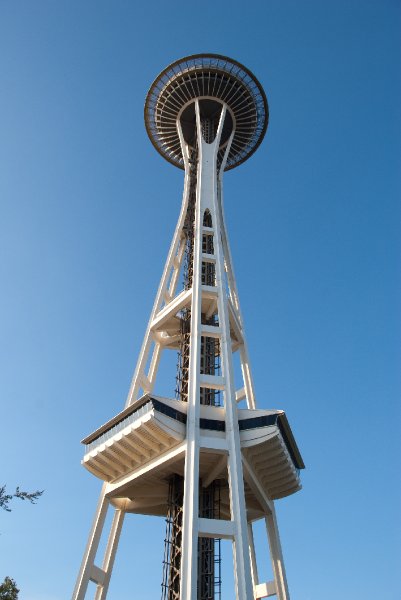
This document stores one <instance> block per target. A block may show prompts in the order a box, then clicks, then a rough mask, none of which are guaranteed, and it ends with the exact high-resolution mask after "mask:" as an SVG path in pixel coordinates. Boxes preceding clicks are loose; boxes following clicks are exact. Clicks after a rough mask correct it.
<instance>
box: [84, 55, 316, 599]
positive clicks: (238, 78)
mask: <svg viewBox="0 0 401 600" xmlns="http://www.w3.org/2000/svg"><path fill="white" fill-rule="evenodd" d="M145 124H146V128H147V131H148V134H149V137H150V139H151V141H152V143H153V145H154V146H155V148H156V149H157V150H158V152H159V153H160V154H161V155H162V156H163V157H164V158H166V159H167V160H168V161H169V162H171V163H172V164H174V165H176V166H177V167H180V168H183V169H184V171H185V178H184V193H183V200H182V206H181V211H180V214H179V218H178V222H177V226H176V229H175V232H174V236H173V240H172V243H171V246H170V250H169V253H168V256H167V260H166V265H165V268H164V271H163V274H162V278H161V281H160V286H159V289H158V292H157V295H156V299H155V303H154V306H153V309H152V312H151V315H150V320H149V324H148V327H147V329H146V333H145V337H144V341H143V345H142V349H141V352H140V355H139V358H138V363H137V366H136V369H135V372H134V376H133V379H132V383H131V387H130V390H129V393H128V397H127V402H126V406H125V409H124V410H123V411H122V412H120V413H119V414H117V415H116V416H115V417H113V418H112V419H111V420H110V421H108V422H107V423H105V424H104V425H103V426H101V427H100V428H98V429H97V430H96V431H94V432H93V433H92V434H91V435H89V436H88V437H87V438H85V439H84V440H83V443H84V444H85V446H86V450H85V455H84V459H83V461H82V463H83V465H84V466H85V467H86V468H87V469H88V470H89V471H90V472H91V473H93V474H94V475H95V476H96V477H98V478H99V479H101V480H103V482H104V484H103V488H102V492H101V495H100V500H99V504H98V509H97V511H96V514H95V519H94V523H93V527H92V529H91V533H90V536H89V541H88V545H87V548H86V551H85V554H84V558H83V561H82V565H81V569H80V572H79V575H78V579H77V583H76V587H75V590H74V594H73V600H83V599H84V598H85V597H86V592H87V589H88V584H89V581H93V582H95V584H96V593H95V600H105V599H106V596H107V591H108V586H109V582H110V577H111V573H112V570H113V563H114V559H115V555H116V551H117V546H118V540H119V536H120V532H121V529H122V526H123V521H124V517H125V515H127V514H128V513H131V514H142V515H152V516H158V517H164V518H165V519H166V537H165V547H164V559H163V579H162V600H221V597H222V589H223V588H222V581H221V563H220V556H221V555H220V544H221V540H222V539H226V540H230V541H231V542H232V549H233V559H234V560H233V564H234V565H235V569H234V579H235V598H236V600H251V599H252V600H258V599H260V598H266V597H270V596H276V597H277V598H278V600H289V592H288V586H287V581H286V574H285V568H284V560H283V555H282V551H281V545H280V539H279V534H278V527H277V521H276V516H275V506H274V501H275V500H278V499H279V498H283V497H284V496H288V495H290V494H293V493H295V492H297V491H298V490H299V489H300V488H301V483H300V476H299V471H300V469H302V468H303V467H304V464H303V461H302V457H301V455H300V453H299V450H298V447H297V445H296V442H295V439H294V437H293V435H292V432H291V428H290V426H289V423H288V420H287V417H286V415H285V413H284V411H282V410H277V409H271V410H270V409H269V410H268V409H263V410H261V409H256V399H255V391H254V384H253V378H252V371H251V366H250V360H249V353H248V347H247V342H246V336H245V329H244V322H243V317H242V313H241V309H240V303H239V297H238V291H237V287H236V281H235V276H234V271H233V266H232V258H231V252H230V246H229V242H228V235H227V230H226V226H225V220H224V208H223V173H224V171H226V170H229V169H232V168H234V167H236V166H238V165H239V164H241V163H242V162H244V161H245V160H246V159H247V158H249V157H250V156H251V155H252V154H253V153H254V152H255V150H256V149H257V148H258V146H259V145H260V143H261V141H262V139H263V136H264V134H265V132H266V129H267V124H268V105H267V100H266V96H265V93H264V91H263V88H262V87H261V85H260V83H259V82H258V80H257V79H256V78H255V76H254V75H253V74H252V73H251V72H250V71H249V70H248V69H246V68H245V67H244V66H243V65H241V64H240V63H238V62H236V61H234V60H232V59H229V58H227V57H223V56H220V55H215V54H204V55H194V56H189V57H186V58H183V59H181V60H179V61H176V62H174V63H173V64H172V65H170V66H169V67H167V68H166V69H165V70H164V71H162V73H161V74H160V75H159V76H158V77H157V78H156V80H155V81H154V83H153V84H152V86H151V88H150V91H149V93H148V96H147V99H146V103H145ZM244 250H245V251H246V252H249V248H246V249H244ZM181 282H182V287H181V285H180V283H181ZM165 351H173V352H177V353H178V364H177V372H176V390H175V392H176V393H175V398H166V397H160V396H157V395H155V391H154V390H155V389H156V388H157V373H158V370H159V364H160V359H161V356H162V354H163V352H165ZM235 353H238V355H239V362H240V364H241V377H242V384H243V385H242V387H239V388H237V387H236V386H235V383H234V382H235V379H234V361H233V356H234V354H235ZM173 377H174V374H172V380H173ZM243 405H245V406H244V407H242V408H241V406H243ZM109 509H112V510H114V517H113V522H112V525H111V530H110V533H109V537H108V542H107V544H106V550H105V554H104V557H103V561H102V563H101V566H98V565H97V559H96V555H97V550H98V546H99V541H100V538H101V535H102V534H103V529H104V525H105V519H106V514H107V511H108V510H109ZM258 519H264V520H265V523H266V531H267V536H268V540H269V545H270V558H271V565H272V571H273V579H272V581H269V582H265V583H263V582H260V581H259V576H258V572H257V566H256V554H255V546H254V540H253V529H252V523H253V522H254V521H255V520H258Z"/></svg>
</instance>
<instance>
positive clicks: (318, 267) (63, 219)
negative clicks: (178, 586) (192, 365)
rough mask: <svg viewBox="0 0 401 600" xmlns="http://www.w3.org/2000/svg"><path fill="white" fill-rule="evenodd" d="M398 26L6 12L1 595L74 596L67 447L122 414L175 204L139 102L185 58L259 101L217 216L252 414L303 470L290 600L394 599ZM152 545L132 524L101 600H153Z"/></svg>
mask: <svg viewBox="0 0 401 600" xmlns="http://www.w3.org/2000/svg"><path fill="white" fill-rule="evenodd" d="M400 13H401V7H400V3H399V2H397V1H395V0H375V1H373V0H365V1H362V0H359V1H357V0H347V1H345V0H336V1H335V2H334V1H331V0H326V1H323V2H322V1H319V2H318V1H313V0H305V1H304V2H302V3H301V2H295V1H291V0H281V1H278V0H266V1H264V2H262V1H260V2H257V1H252V0H251V1H250V2H247V3H240V2H231V3H225V2H220V1H218V0H216V1H215V2H209V1H207V0H205V1H204V2H203V3H198V4H196V3H195V4H194V3H192V4H188V3H185V2H181V1H177V2H174V3H167V2H161V1H155V2H152V3H149V4H144V3H141V4H139V3H134V2H128V1H125V2H124V1H122V0H116V1H115V2H107V1H105V0H97V1H94V0H87V1H86V2H80V1H77V0H71V1H69V2H66V1H61V2H53V1H44V0H37V1H35V2H29V1H20V2H11V1H5V0H2V1H1V2H0V205H1V218H0V252H1V262H0V281H1V295H0V322H1V342H0V364H1V369H0V390H1V398H2V411H1V421H0V422H1V433H2V436H1V438H2V453H1V469H0V473H1V477H0V483H6V484H7V485H8V486H9V487H10V489H12V487H13V486H15V485H18V484H19V485H21V486H23V487H25V488H26V489H37V488H40V489H45V494H44V496H43V497H42V498H41V500H40V502H38V504H37V506H35V507H33V506H29V505H25V504H22V503H19V504H17V503H15V505H14V510H13V512H12V513H10V514H7V513H3V514H1V515H0V532H1V535H0V580H2V578H3V577H4V576H5V575H10V576H11V577H14V578H15V579H16V581H17V583H18V585H19V587H20V588H21V598H22V600H64V599H66V598H69V597H70V595H71V592H72V588H73V586H74V581H75V577H76V575H77V571H78V567H79V564H80V560H81V557H82V553H83V549H84V546H85V543H86V539H87V534H88V531H89V527H90V523H91V520H92V517H93V513H94V510H95V506H96V503H97V498H98V494H99V491H100V483H99V482H98V481H97V480H96V478H95V477H93V476H91V475H90V474H89V473H87V472H86V471H85V470H84V469H83V468H82V467H81V466H80V460H81V457H82V451H83V447H82V446H81V445H80V443H79V441H80V439H82V438H83V437H84V436H85V435H87V434H88V433H90V432H91V431H92V430H94V429H95V428H96V427H97V426H98V425H100V424H101V423H103V422H104V421H106V420H107V419H109V418H111V417H112V416H113V415H114V414H115V413H117V412H118V411H119V410H120V409H121V408H122V407H123V405H124V402H125V398H126V394H127V391H128V387H129V382H130V378H131V375H132V371H133V369H134V366H135V362H136V357H137V354H138V352H139V348H140V345H141V342H142V336H143V334H144V331H145V327H146V323H147V320H148V316H149V313H150V310H151V306H152V303H153V299H154V294H155V291H156V288H157V285H158V281H159V278H160V275H161V271H162V268H163V264H164V259H165V256H166V253H167V249H168V245H169V242H170V239H171V236H172V233H173V230H174V227H175V222H176V218H177V215H178V210H179V204H180V200H181V194H182V181H183V178H182V171H179V170H178V169H175V168H174V167H172V166H171V165H169V164H168V163H167V162H165V161H163V160H162V159H161V157H160V156H159V155H158V154H157V153H156V152H155V150H154V149H153V147H152V145H151V144H150V142H149V140H148V139H147V136H146V132H145V128H144V124H143V104H144V98H145V95H146V93H147V90H148V88H149V86H150V84H151V82H152V81H153V79H154V77H155V76H156V75H157V74H158V73H159V72H160V71H161V70H162V69H163V68H164V67H165V66H166V65H167V64H169V63H170V62H172V61H173V60H176V59H177V58H180V57H182V56H185V55H188V54H193V53H198V52H217V53H221V54H226V55H228V56H230V57H232V58H235V59H237V60H239V61H240V62H242V63H243V64H245V65H246V66H247V67H248V68H250V69H251V70H252V71H253V72H254V73H255V75H256V76H257V77H258V79H259V80H260V81H261V83H262V85H263V86H264V88H265V90H266V93H267V96H268V100H269V106H270V125H269V129H268V132H267V135H266V138H265V141H264V142H263V144H262V146H261V147H260V149H259V150H258V151H257V153H256V154H255V155H254V156H253V157H252V158H251V159H250V160H249V161H248V162H247V163H245V164H244V165H243V166H241V167H239V168H238V169H236V170H234V171H231V172H229V173H227V174H226V177H225V203H226V210H227V220H228V228H229V234H230V239H231V245H232V250H233V258H234V265H235V271H236V275H237V280H238V287H239V292H240V299H241V305H242V310H243V313H244V318H245V324H246V329H247V333H248V343H249V347H250V354H251V360H252V365H253V371H254V378H255V383H256V391H257V401H258V405H259V406H260V407H265V408H267V407H277V408H283V409H285V410H286V412H287V415H288V417H289V419H290V422H291V425H292V428H293V431H294V433H295V435H296V438H297V441H298V444H299V446H300V449H301V451H302V454H303V457H304V460H305V463H306V465H307V469H306V471H305V472H304V473H303V484H304V489H303V490H302V491H301V492H300V493H299V494H296V495H295V496H293V497H290V498H287V499H285V500H282V501H280V502H278V503H277V511H278V518H279V525H280V532H281V537H282V543H283V549H284V556H285V561H286V567H287V575H288V579H289V585H290V591H291V593H292V598H293V599H295V600H322V599H324V600H334V599H336V600H338V598H344V599H347V600H348V599H350V600H351V599H352V600H354V599H356V598H364V600H376V599H377V598H383V599H384V598H385V599H386V600H396V598H398V597H399V582H398V581H397V580H398V577H397V567H399V558H400V556H399V555H400V553H399V540H400V514H399V507H400V485H399V474H400V468H399V458H398V456H399V452H400V448H399V433H400V411H399V397H400V396H399V393H400V376H399V362H400V347H399V340H400V335H399V334H400V312H399V310H400V237H399V229H400V204H399V197H400V191H401V189H400V188H401V183H400V181H401V179H400V138H401V135H400V133H401V132H400V120H401V119H400V111H399V107H400V105H401V93H400V92H401V89H400V88H401V85H400V73H401V69H400V67H401V64H400V63H401V53H400V50H401V48H400V46H401V41H400V40H401V38H400V21H401V18H400V16H401V15H400ZM167 367H168V365H166V367H165V369H164V370H163V373H162V376H161V380H160V382H158V383H159V391H160V393H165V394H172V393H173V389H174V371H172V372H170V373H169V372H168V368H167ZM262 534H263V531H262V529H261V528H258V545H259V546H260V549H261V550H260V552H259V559H260V569H261V572H262V575H264V574H266V577H268V568H267V564H268V560H267V556H266V557H265V556H264V555H263V548H264V546H263V544H264V540H263V535H262ZM163 539H164V523H163V521H162V520H158V519H151V518H140V517H128V518H127V522H126V525H125V527H124V532H123V536H122V540H121V545H120V550H119V554H118V556H117V561H116V566H115V571H114V575H113V579H112V583H111V586H110V592H109V596H108V598H109V600H121V598H131V597H132V598H141V600H154V599H155V598H158V597H159V594H160V582H161V574H162V554H163ZM228 550H229V549H227V552H226V555H227V556H226V555H225V556H224V559H225V560H224V570H223V599H224V600H228V599H230V598H232V587H231V586H232V583H231V580H230V578H231V577H232V576H231V575H230V573H231V571H232V569H231V559H230V557H229V555H228ZM264 559H265V560H264ZM225 582H226V583H225ZM224 586H225V587H224Z"/></svg>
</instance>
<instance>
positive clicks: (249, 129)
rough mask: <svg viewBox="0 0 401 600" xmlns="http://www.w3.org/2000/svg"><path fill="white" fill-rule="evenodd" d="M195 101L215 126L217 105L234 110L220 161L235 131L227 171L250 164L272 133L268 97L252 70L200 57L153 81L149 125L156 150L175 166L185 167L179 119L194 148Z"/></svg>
mask: <svg viewBox="0 0 401 600" xmlns="http://www.w3.org/2000/svg"><path fill="white" fill-rule="evenodd" d="M195 99H198V100H200V101H201V103H200V107H201V116H203V117H205V118H207V119H208V120H209V121H211V122H212V123H213V120H216V119H217V118H218V110H217V106H216V104H220V106H221V104H222V103H225V104H226V105H227V107H228V113H227V117H226V121H225V123H224V130H223V135H222V139H221V148H220V151H219V155H220V156H219V157H218V159H220V160H221V158H222V156H223V154H224V146H225V144H226V142H227V139H228V136H229V133H230V132H231V130H232V129H234V138H233V140H232V143H231V148H230V152H229V155H228V159H227V163H226V166H225V170H229V169H233V168H234V167H236V166H238V165H239V164H241V163H242V162H244V161H245V160H247V158H249V157H250V156H251V155H252V154H253V153H254V152H255V150H256V149H257V148H258V146H259V145H260V143H261V141H262V139H263V137H264V135H265V133H266V129H267V125H268V120H269V109H268V104H267V99H266V95H265V92H264V90H263V88H262V86H261V85H260V83H259V81H258V80H257V79H256V77H255V76H254V75H253V73H251V71H249V69H247V68H246V67H244V66H243V65H241V64H240V63H238V62H237V61H235V60H232V59H230V58H228V57H226V56H221V55H219V54H195V55H192V56H188V57H186V58H183V59H180V60H178V61H176V62H174V63H173V64H171V65H169V66H168V67H167V68H166V69H164V71H162V72H161V73H160V75H159V76H158V77H157V78H156V79H155V81H154V82H153V84H152V86H151V88H150V90H149V92H148V95H147V98H146V103H145V125H146V129H147V132H148V135H149V137H150V139H151V141H152V143H153V145H154V146H155V148H156V150H157V151H158V152H159V153H160V154H161V155H162V156H163V157H164V158H165V159H166V160H168V161H169V162H171V163H172V164H174V165H175V166H177V167H180V168H182V169H183V168H184V161H183V157H182V151H181V145H180V139H179V135H178V132H177V120H178V119H180V120H181V124H182V126H183V132H184V137H185V138H186V141H187V142H188V143H189V144H190V145H191V131H192V130H193V129H194V123H195V112H194V109H193V102H194V100H195ZM191 105H192V106H191Z"/></svg>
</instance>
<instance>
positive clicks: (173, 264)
mask: <svg viewBox="0 0 401 600" xmlns="http://www.w3.org/2000/svg"><path fill="white" fill-rule="evenodd" d="M226 110H227V107H226V105H222V111H221V115H220V120H219V125H218V130H217V134H216V137H215V140H214V141H213V142H212V143H206V142H205V141H204V140H203V137H202V133H201V121H200V109H199V101H198V100H196V101H195V111H196V124H197V137H198V152H199V156H198V173H197V191H196V212H195V236H194V263H193V283H192V289H191V290H188V291H186V292H182V293H181V294H179V295H178V296H176V289H177V284H178V276H179V273H180V270H181V266H182V261H183V257H184V252H185V243H186V238H185V236H184V233H183V227H184V223H185V217H186V213H187V208H188V202H189V191H190V164H189V148H188V146H187V144H186V143H185V141H184V138H183V134H182V130H181V126H180V123H179V122H178V123H177V129H178V134H179V138H180V142H181V147H182V153H183V157H184V164H185V180H184V193H183V201H182V206H181V211H180V215H179V219H178V223H177V226H176V229H175V232H174V236H173V240H172V243H171V246H170V250H169V253H168V256H167V261H166V264H165V267H164V271H163V275H162V278H161V281H160V285H159V289H158V292H157V294H156V299H155V303H154V306H153V309H152V312H151V315H150V319H149V323H148V327H147V330H146V333H145V337H144V340H143V344H142V348H141V351H140V355H139V358H138V363H137V366H136V369H135V372H134V376H133V378H132V382H131V386H130V390H129V393H128V397H127V402H126V406H129V405H131V404H132V403H133V402H135V401H136V400H137V399H138V398H139V397H140V396H141V395H142V393H150V392H151V391H152V390H153V387H154V384H155V380H156V375H157V370H158V366H159V362H160V356H161V353H162V351H163V349H164V343H163V341H164V340H163V339H162V337H161V336H160V334H157V333H156V334H155V333H154V329H155V327H156V323H158V324H160V323H161V322H163V320H165V319H167V318H168V316H169V315H170V314H173V313H174V314H176V313H177V311H178V310H179V309H180V307H182V306H184V305H185V304H186V303H187V302H188V301H190V306H191V332H190V366H189V381H188V391H189V393H188V412H187V437H186V440H185V442H184V443H183V444H182V445H180V446H179V447H178V448H175V449H173V450H171V451H169V452H166V453H165V455H163V456H162V457H160V458H155V459H154V460H152V461H151V462H150V463H149V464H148V465H145V467H144V469H145V470H146V471H150V470H152V468H154V467H155V466H156V465H157V464H159V463H160V460H161V461H162V462H163V461H164V460H169V459H170V455H171V456H172V457H174V456H176V455H177V453H181V452H185V471H184V504H183V529H182V564H181V596H180V597H181V600H196V598H197V569H198V561H197V547H198V537H199V536H200V535H202V536H210V537H221V538H227V539H232V541H233V556H234V574H235V590H236V600H250V599H251V598H255V599H256V598H262V597H268V596H271V595H276V596H277V598H278V600H289V594H288V587H287V582H286V576H285V569H284V562H283V556H282V551H281V545H280V539H279V535H278V528H277V521H276V516H275V511H274V503H273V501H272V500H271V499H269V498H267V497H266V496H265V495H264V493H263V491H262V490H261V487H260V485H259V484H258V481H257V478H256V476H255V474H254V473H253V472H252V470H251V469H250V466H249V465H248V464H247V462H246V461H245V459H244V457H243V456H242V454H241V446H240V438H239V429H238V416H237V403H238V402H240V401H241V400H244V399H245V400H246V403H247V407H248V408H250V409H254V408H256V403H255V393H254V384H253V379H252V373H251V368H250V362H249V355H248V349H247V344H246V337H245V333H244V327H243V319H242V315H241V310H240V305H239V298H238V292H237V288H236V282H235V276H234V270H233V265H232V258H231V251H230V247H229V242H228V236H227V232H226V227H225V221H224V211H223V194H222V187H223V186H222V173H223V171H224V161H225V160H226V159H227V156H228V152H229V150H230V144H231V141H232V138H233V135H234V132H233V133H232V134H231V136H230V139H229V141H228V143H227V146H226V152H225V158H224V161H223V164H222V165H221V166H220V170H219V171H218V169H217V152H218V148H219V141H220V137H221V133H222V127H223V123H224V118H225V114H226ZM205 210H209V211H210V214H211V217H212V227H211V228H209V227H207V228H206V227H203V215H204V212H205ZM206 230H207V233H208V234H211V235H213V238H214V239H213V245H214V255H212V256H205V255H204V254H202V236H203V234H204V233H205V232H206ZM205 260H206V261H212V262H214V264H215V277H216V282H215V288H214V289H212V290H210V286H204V285H202V279H201V273H202V262H203V261H205ZM226 278H227V283H228V290H229V295H227V292H226ZM211 292H213V294H216V298H217V313H218V319H219V325H218V327H215V328H214V327H213V328H212V327H211V326H206V325H202V324H201V310H202V295H204V294H206V293H209V294H210V293H211ZM214 310H215V309H214ZM211 314H213V313H211ZM211 314H208V315H207V316H208V317H210V316H211ZM230 314H233V315H234V317H235V321H236V327H237V328H238V333H239V338H240V343H239V345H238V348H239V352H240V362H241V369H242V375H243V383H244V387H243V388H242V389H240V390H237V391H236V390H235V386H234V369H233V362H232V353H233V347H232V340H231V335H230ZM202 335H207V336H213V337H216V338H218V339H219V340H220V352H221V363H222V373H223V376H222V377H217V376H215V377H213V376H208V377H205V376H203V377H202V376H201V374H200V347H201V337H202ZM152 346H153V348H152ZM151 352H152V354H151V356H150V353H151ZM149 359H150V362H149ZM148 363H149V369H148V372H147V373H146V371H145V369H146V365H147V364H148ZM201 386H206V387H214V388H215V389H222V390H223V396H224V408H225V418H226V440H225V441H224V443H220V442H219V443H217V442H218V440H216V439H215V438H210V439H209V438H208V437H207V436H205V435H201V434H200V428H199V413H200V387H201ZM201 447H203V448H205V449H206V448H213V449H215V450H219V451H222V452H223V457H222V460H220V461H219V462H218V465H217V466H216V472H217V471H218V470H219V469H220V468H221V467H220V465H222V466H223V462H225V461H227V467H228V476H229V489H230V507H231V508H230V510H231V520H230V521H220V522H219V521H216V520H215V519H204V518H203V519H201V518H199V517H198V503H199V460H200V449H201ZM243 464H244V472H243ZM135 476H136V475H134V474H133V477H135ZM213 476H214V473H213V474H210V476H209V477H208V480H209V479H210V478H211V477H213ZM244 476H245V479H246V481H247V482H248V484H249V485H250V486H251V488H252V489H253V491H254V493H255V494H256V495H257V497H258V498H259V501H260V503H261V506H263V507H264V510H265V512H266V529H267V534H268V538H269V545H270V554H271V561H272V567H273V573H274V581H273V582H269V583H260V582H259V579H258V572H257V567H256V556H255V548H254V541H253V533H252V525H251V524H249V523H247V519H246V506H245V493H244ZM133 477H131V476H127V477H125V478H124V480H123V481H121V482H117V483H114V484H105V485H104V486H103V488H102V491H101V495H100V499H99V504H98V509H97V511H96V515H95V519H94V523H93V526H92V530H91V533H90V536H89V540H88V544H87V547H86V550H85V553H84V557H83V561H82V565H81V569H80V573H79V576H78V579H77V583H76V586H75V590H74V593H73V597H72V599H73V600H84V598H85V594H86V591H87V587H88V583H89V581H90V580H92V581H94V582H95V583H96V584H97V590H96V594H95V600H105V599H106V595H107V590H108V585H109V581H110V576H111V571H112V568H113V563H114V558H115V554H116V550H117V545H118V541H119V536H120V532H121V528H122V525H123V520H124V514H125V511H124V503H123V505H121V504H120V503H119V506H118V508H116V509H115V513H114V519H113V522H112V525H111V530H110V534H109V539H108V543H107V546H106V551H105V556H104V559H103V563H102V568H99V567H97V566H96V565H95V558H96V552H97V549H98V546H99V541H100V537H101V534H102V530H103V527H104V523H105V519H106V513H107V509H108V506H109V499H108V494H110V493H112V492H114V491H115V490H116V488H118V489H119V491H120V488H121V491H122V490H123V488H124V487H126V486H128V485H129V483H130V482H131V481H132V479H133Z"/></svg>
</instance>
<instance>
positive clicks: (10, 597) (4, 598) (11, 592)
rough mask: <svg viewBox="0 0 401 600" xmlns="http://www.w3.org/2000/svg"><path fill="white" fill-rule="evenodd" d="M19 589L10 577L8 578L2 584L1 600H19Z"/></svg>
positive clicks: (0, 585)
mask: <svg viewBox="0 0 401 600" xmlns="http://www.w3.org/2000/svg"><path fill="white" fill-rule="evenodd" d="M18 592H19V589H18V588H17V585H16V583H15V581H14V579H11V578H10V577H6V578H5V579H4V581H3V583H1V584H0V600H18Z"/></svg>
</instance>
